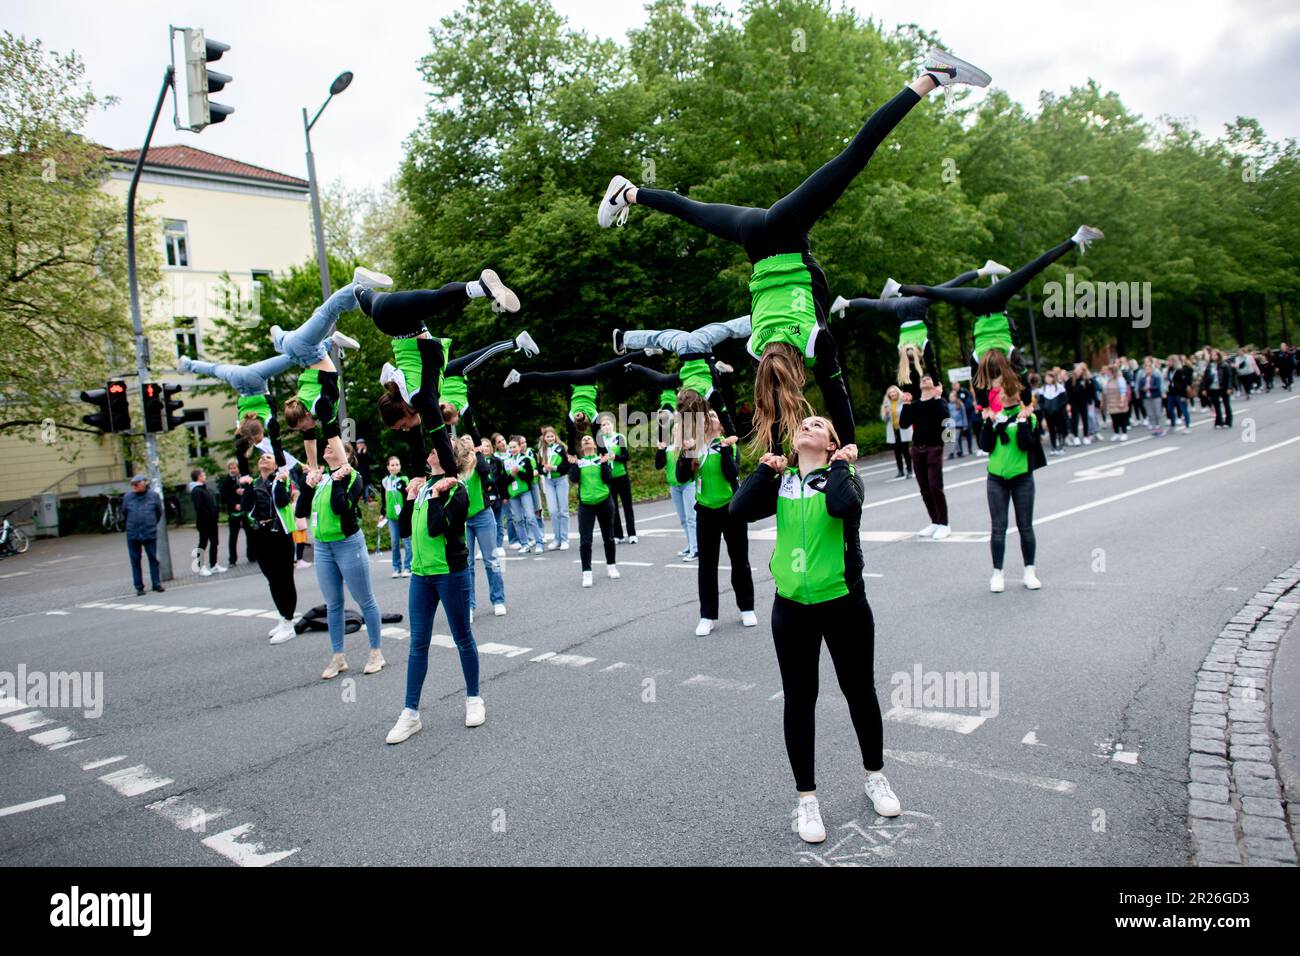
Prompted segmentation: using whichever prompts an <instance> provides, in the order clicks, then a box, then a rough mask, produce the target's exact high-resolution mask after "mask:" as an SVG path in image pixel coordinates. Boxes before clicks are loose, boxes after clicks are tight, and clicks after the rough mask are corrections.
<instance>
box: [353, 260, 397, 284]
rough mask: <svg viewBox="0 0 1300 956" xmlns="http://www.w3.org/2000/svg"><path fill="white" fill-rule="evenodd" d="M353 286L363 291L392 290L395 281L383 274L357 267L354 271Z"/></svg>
mask: <svg viewBox="0 0 1300 956" xmlns="http://www.w3.org/2000/svg"><path fill="white" fill-rule="evenodd" d="M352 284H353V285H359V286H361V288H363V289H391V288H392V287H393V280H392V279H391V278H389V277H388V276H386V275H384V274H383V273H382V272H376V271H375V270H374V269H366V268H363V267H362V266H357V267H356V268H355V269H353V270H352Z"/></svg>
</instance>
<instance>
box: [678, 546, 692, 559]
mask: <svg viewBox="0 0 1300 956" xmlns="http://www.w3.org/2000/svg"><path fill="white" fill-rule="evenodd" d="M690 553H691V549H690V547H689V546H688V547H685V548H682V550H680V551H678V552H677V557H679V558H684V557H686V556H687V555H688V554H690Z"/></svg>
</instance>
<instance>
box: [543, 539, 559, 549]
mask: <svg viewBox="0 0 1300 956" xmlns="http://www.w3.org/2000/svg"><path fill="white" fill-rule="evenodd" d="M546 550H547V551H559V550H560V542H558V541H552V542H551V543H550V544H548V545H547V546H546Z"/></svg>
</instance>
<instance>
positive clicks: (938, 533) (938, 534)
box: [934, 524, 952, 541]
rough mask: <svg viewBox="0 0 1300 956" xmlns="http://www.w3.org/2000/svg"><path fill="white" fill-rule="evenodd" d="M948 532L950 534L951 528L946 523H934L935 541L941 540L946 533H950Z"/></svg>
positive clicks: (946, 535)
mask: <svg viewBox="0 0 1300 956" xmlns="http://www.w3.org/2000/svg"><path fill="white" fill-rule="evenodd" d="M950 534H952V529H951V528H949V527H948V526H947V525H946V524H940V525H935V528H934V540H935V541H942V540H943V539H944V538H946V537H948V535H950Z"/></svg>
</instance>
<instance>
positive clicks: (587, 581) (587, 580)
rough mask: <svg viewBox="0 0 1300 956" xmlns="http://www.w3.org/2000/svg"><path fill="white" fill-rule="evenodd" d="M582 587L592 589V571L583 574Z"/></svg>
mask: <svg viewBox="0 0 1300 956" xmlns="http://www.w3.org/2000/svg"><path fill="white" fill-rule="evenodd" d="M582 586H583V587H584V588H589V587H591V572H590V571H583V572H582Z"/></svg>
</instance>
